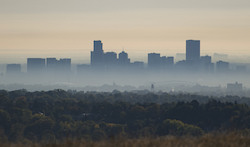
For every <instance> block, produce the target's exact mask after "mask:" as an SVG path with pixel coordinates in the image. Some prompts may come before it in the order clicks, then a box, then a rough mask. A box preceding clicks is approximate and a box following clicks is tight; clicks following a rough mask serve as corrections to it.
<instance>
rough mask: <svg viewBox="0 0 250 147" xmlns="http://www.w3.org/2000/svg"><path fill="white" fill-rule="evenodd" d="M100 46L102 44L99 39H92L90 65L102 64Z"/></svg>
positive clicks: (102, 55) (98, 65)
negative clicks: (92, 47) (92, 49)
mask: <svg viewBox="0 0 250 147" xmlns="http://www.w3.org/2000/svg"><path fill="white" fill-rule="evenodd" d="M102 46H103V44H102V42H101V41H100V40H95V41H94V51H91V66H93V67H100V66H103V60H104V59H103V58H104V53H103V49H102Z"/></svg>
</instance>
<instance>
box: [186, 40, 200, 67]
mask: <svg viewBox="0 0 250 147" xmlns="http://www.w3.org/2000/svg"><path fill="white" fill-rule="evenodd" d="M199 60H200V40H187V41H186V61H187V62H188V63H190V62H192V63H198V62H199Z"/></svg>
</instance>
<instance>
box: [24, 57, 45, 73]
mask: <svg viewBox="0 0 250 147" xmlns="http://www.w3.org/2000/svg"><path fill="white" fill-rule="evenodd" d="M44 70H45V59H43V58H28V59H27V71H28V72H29V73H30V72H36V73H41V72H44Z"/></svg>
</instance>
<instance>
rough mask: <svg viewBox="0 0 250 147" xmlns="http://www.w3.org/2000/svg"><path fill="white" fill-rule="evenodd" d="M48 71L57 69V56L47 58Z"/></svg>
mask: <svg viewBox="0 0 250 147" xmlns="http://www.w3.org/2000/svg"><path fill="white" fill-rule="evenodd" d="M46 61H47V71H48V72H55V71H56V70H57V65H58V60H57V59H56V58H47V59H46Z"/></svg>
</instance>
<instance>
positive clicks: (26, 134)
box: [0, 90, 250, 142]
mask: <svg viewBox="0 0 250 147" xmlns="http://www.w3.org/2000/svg"><path fill="white" fill-rule="evenodd" d="M236 100H239V101H240V102H242V101H243V100H244V101H246V102H249V100H248V98H237V97H232V96H228V97H223V98H216V99H213V98H211V97H205V96H198V95H189V94H180V95H171V94H168V93H161V94H154V93H146V94H139V93H129V92H123V93H121V92H118V91H114V92H112V93H96V92H88V93H84V92H76V91H63V90H53V91H46V92H44V91H41V92H27V91H26V90H17V91H10V92H8V91H4V90H2V91H0V139H1V140H0V141H1V142H3V141H11V142H19V141H24V140H32V141H45V140H46V141H49V142H54V141H58V140H63V139H65V138H76V139H77V138H78V139H86V140H101V139H107V138H116V137H126V138H137V137H157V136H165V135H175V136H182V135H192V136H200V135H202V134H204V133H209V132H213V131H232V130H248V129H250V123H249V122H250V108H249V106H248V105H247V104H239V102H237V101H236ZM226 101H227V102H226Z"/></svg>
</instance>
